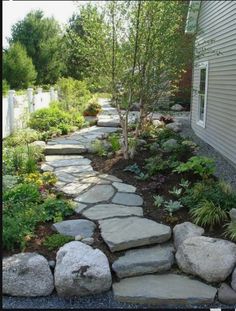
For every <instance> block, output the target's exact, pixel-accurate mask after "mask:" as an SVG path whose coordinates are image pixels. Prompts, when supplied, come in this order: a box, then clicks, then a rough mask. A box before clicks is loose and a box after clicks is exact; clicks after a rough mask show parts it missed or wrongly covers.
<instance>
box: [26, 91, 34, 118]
mask: <svg viewBox="0 0 236 311" xmlns="http://www.w3.org/2000/svg"><path fill="white" fill-rule="evenodd" d="M27 96H28V106H29V112H30V113H31V112H33V89H32V88H28V89H27Z"/></svg>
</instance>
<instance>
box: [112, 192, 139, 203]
mask: <svg viewBox="0 0 236 311" xmlns="http://www.w3.org/2000/svg"><path fill="white" fill-rule="evenodd" d="M112 203H117V204H121V205H133V206H139V205H143V198H142V197H141V196H140V195H138V194H133V193H124V192H117V193H116V195H115V196H114V198H113V199H112Z"/></svg>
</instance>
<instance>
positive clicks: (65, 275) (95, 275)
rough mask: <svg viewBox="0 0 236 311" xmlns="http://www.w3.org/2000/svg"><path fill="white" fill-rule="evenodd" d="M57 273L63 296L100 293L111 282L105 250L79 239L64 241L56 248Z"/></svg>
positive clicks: (57, 283) (59, 289)
mask: <svg viewBox="0 0 236 311" xmlns="http://www.w3.org/2000/svg"><path fill="white" fill-rule="evenodd" d="M54 277H55V287H56V290H57V293H58V295H59V296H61V297H71V296H85V295H91V294H98V293H101V292H105V291H107V290H109V288H110V287H111V283H112V279H111V271H110V267H109V262H108V259H107V257H106V256H105V255H104V254H103V252H101V251H100V250H99V249H93V248H92V247H91V246H89V245H86V244H84V243H82V242H77V241H73V242H70V243H67V244H65V245H64V246H63V247H61V248H60V249H59V251H58V252H57V257H56V267H55V273H54Z"/></svg>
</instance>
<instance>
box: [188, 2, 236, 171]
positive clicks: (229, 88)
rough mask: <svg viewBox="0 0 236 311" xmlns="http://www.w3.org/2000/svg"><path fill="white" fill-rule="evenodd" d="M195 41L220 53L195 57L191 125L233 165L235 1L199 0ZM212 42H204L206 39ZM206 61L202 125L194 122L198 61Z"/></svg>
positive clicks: (235, 132) (235, 145)
mask: <svg viewBox="0 0 236 311" xmlns="http://www.w3.org/2000/svg"><path fill="white" fill-rule="evenodd" d="M198 29H199V35H197V38H196V43H198V44H199V43H201V45H202V46H205V47H207V48H208V49H213V50H216V51H218V52H220V53H221V54H220V55H217V54H216V53H213V52H207V53H206V54H205V55H203V56H201V57H200V58H199V59H197V60H195V64H194V70H193V92H192V106H191V112H192V113H191V125H192V128H193V130H194V132H195V133H196V134H197V135H198V136H199V137H200V138H202V139H203V140H204V141H206V142H207V143H208V144H209V145H211V146H212V147H214V148H215V149H216V150H218V151H219V152H220V153H221V154H222V155H223V156H225V157H226V158H227V159H229V160H230V161H231V162H232V163H233V164H234V165H236V1H202V2H201V7H200V12H199V16H198ZM211 39H213V40H214V42H212V43H210V44H208V45H207V44H206V42H204V41H206V40H211ZM206 61H208V88H207V106H206V123H205V128H203V127H201V126H199V125H198V124H197V121H198V95H197V93H196V92H194V90H198V87H199V78H200V77H199V68H198V67H197V66H196V65H197V64H198V63H201V62H206Z"/></svg>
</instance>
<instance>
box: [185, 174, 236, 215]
mask: <svg viewBox="0 0 236 311" xmlns="http://www.w3.org/2000/svg"><path fill="white" fill-rule="evenodd" d="M228 188H229V187H225V186H222V182H215V181H214V180H211V179H209V180H207V181H204V182H198V183H195V184H194V185H193V187H192V188H188V189H185V195H184V196H183V197H182V198H181V202H182V203H183V204H184V205H185V206H187V207H188V208H189V209H192V208H196V207H201V203H202V202H203V201H205V200H207V201H211V202H213V203H214V205H216V206H220V208H221V209H223V210H225V211H229V210H231V209H232V208H234V207H235V206H236V193H235V192H233V191H230V192H229V191H228Z"/></svg>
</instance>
